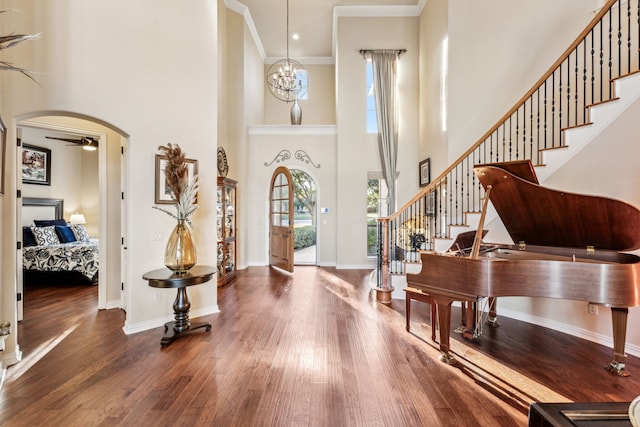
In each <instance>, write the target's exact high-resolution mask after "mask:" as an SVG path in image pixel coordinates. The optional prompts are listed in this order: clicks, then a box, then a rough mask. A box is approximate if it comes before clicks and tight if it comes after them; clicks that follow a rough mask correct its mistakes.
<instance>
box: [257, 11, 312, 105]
mask: <svg viewBox="0 0 640 427" xmlns="http://www.w3.org/2000/svg"><path fill="white" fill-rule="evenodd" d="M301 71H304V67H303V66H302V64H300V63H299V62H298V61H294V60H293V59H291V58H289V0H287V57H286V58H283V59H279V60H277V61H276V62H275V63H273V64H272V65H271V66H270V67H269V69H268V70H267V77H266V84H267V87H268V88H269V91H270V92H271V94H272V95H273V96H275V97H276V98H278V99H279V100H281V101H284V102H295V101H297V100H298V99H300V98H301V97H302V96H304V94H305V93H306V92H307V79H304V80H303V79H302V78H301V77H300V72H301Z"/></svg>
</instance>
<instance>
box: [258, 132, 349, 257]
mask: <svg viewBox="0 0 640 427" xmlns="http://www.w3.org/2000/svg"><path fill="white" fill-rule="evenodd" d="M282 150H287V151H288V153H289V157H288V158H287V159H285V160H282V157H278V154H279V153H280V152H281V151H282ZM298 150H303V151H304V152H305V153H306V154H307V155H308V156H309V158H310V159H311V160H312V161H313V163H314V164H315V165H317V166H319V167H316V166H314V164H311V163H306V162H304V161H301V160H300V159H298V158H296V156H295V153H296V151H298ZM248 166H249V168H248V170H249V174H248V180H247V185H246V186H245V188H246V193H247V200H248V206H249V209H248V211H249V214H248V221H247V226H246V228H245V230H246V231H245V233H246V236H247V241H248V243H247V251H248V259H249V264H251V265H268V264H269V247H268V232H269V210H268V208H269V184H270V183H271V177H272V175H273V172H274V170H275V169H276V168H277V167H279V166H285V167H288V168H290V169H302V170H304V171H305V172H306V173H307V174H309V175H310V176H311V177H312V178H313V179H314V181H315V182H316V185H317V188H316V189H317V203H316V205H317V207H318V208H320V207H326V208H329V213H328V214H320V213H318V216H317V218H318V221H317V230H316V231H317V262H318V264H319V265H326V266H335V265H336V241H339V240H337V239H336V225H337V221H338V217H339V215H340V213H339V212H338V209H337V204H336V194H337V191H339V187H338V184H337V182H336V175H337V171H336V166H337V162H336V129H335V126H305V125H302V126H291V125H288V126H252V127H251V128H250V129H249V162H248Z"/></svg>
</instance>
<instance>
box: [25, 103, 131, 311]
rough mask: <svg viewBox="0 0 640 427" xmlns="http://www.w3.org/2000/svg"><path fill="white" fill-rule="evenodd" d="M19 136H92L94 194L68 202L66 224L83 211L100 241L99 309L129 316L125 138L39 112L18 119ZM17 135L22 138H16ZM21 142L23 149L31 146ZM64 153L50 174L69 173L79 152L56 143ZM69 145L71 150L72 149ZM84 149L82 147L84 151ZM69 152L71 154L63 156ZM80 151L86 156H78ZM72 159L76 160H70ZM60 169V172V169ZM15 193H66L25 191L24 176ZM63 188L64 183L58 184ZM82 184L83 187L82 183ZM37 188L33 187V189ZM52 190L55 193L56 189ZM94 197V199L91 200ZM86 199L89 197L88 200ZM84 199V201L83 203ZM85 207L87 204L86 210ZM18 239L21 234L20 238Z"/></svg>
mask: <svg viewBox="0 0 640 427" xmlns="http://www.w3.org/2000/svg"><path fill="white" fill-rule="evenodd" d="M17 130H21V131H22V132H23V133H24V131H25V130H27V131H28V132H27V134H29V133H30V134H31V135H40V136H42V135H45V134H47V135H48V134H49V133H51V134H53V135H57V136H60V135H63V136H64V135H67V136H71V137H78V136H83V137H86V136H90V137H92V138H95V139H96V140H97V141H98V150H97V157H98V159H97V160H94V162H95V163H90V166H88V167H94V168H97V170H94V171H90V172H89V174H93V177H94V178H95V181H96V182H95V187H94V188H92V189H91V188H84V189H82V192H83V193H84V195H83V196H82V197H69V199H71V201H70V203H67V205H65V218H67V217H69V216H70V214H72V213H73V212H72V210H74V211H75V210H76V209H78V207H82V209H83V210H85V212H83V213H84V214H85V217H86V218H87V220H88V221H93V223H92V224H91V226H90V227H87V228H89V229H91V230H92V232H93V233H95V234H96V235H97V236H99V237H100V238H99V275H98V277H99V279H98V306H97V307H96V310H97V309H109V308H125V310H126V298H125V295H126V283H125V282H126V280H125V278H126V277H127V275H126V262H124V261H125V260H126V258H125V256H124V248H125V247H126V246H125V245H124V244H122V243H123V242H125V241H126V240H125V239H126V236H125V230H126V215H125V212H126V209H124V203H125V200H124V198H123V197H122V196H121V194H122V195H124V193H123V192H122V189H123V188H124V184H125V180H126V174H124V171H125V170H126V168H125V167H124V164H125V159H126V157H125V153H126V141H127V137H126V135H125V134H124V133H123V132H122V131H121V130H119V129H117V128H116V127H114V126H111V125H109V124H107V123H105V122H102V121H100V120H98V119H95V118H92V117H88V116H84V115H77V114H69V113H58V112H39V113H32V114H29V115H25V116H22V117H20V118H18V121H17ZM17 134H19V133H18V132H17ZM22 139H23V141H22V142H23V144H24V143H29V142H31V141H27V140H25V139H24V137H23V138H22ZM58 144H60V147H61V148H58V147H56V150H57V154H58V156H57V157H55V156H52V159H51V160H52V166H51V168H52V170H54V171H55V168H56V167H58V168H61V167H62V168H64V167H68V164H66V162H65V158H64V157H65V156H66V152H68V153H74V155H75V154H76V153H77V152H78V148H75V147H73V146H71V145H69V144H65V143H64V142H60V141H58ZM66 145H69V146H68V147H67V146H66ZM80 148H82V147H80ZM65 150H68V151H66V152H65ZM80 151H82V150H80ZM21 152H22V150H17V152H16V156H17V159H16V161H17V162H18V164H20V161H21V154H22V153H21ZM69 156H72V154H69ZM56 165H57V166H56ZM16 180H17V182H16V187H17V188H18V189H20V190H21V191H20V192H21V193H22V195H23V196H24V195H25V194H26V195H30V193H31V195H35V196H36V197H43V195H44V196H55V192H56V191H57V192H62V193H63V194H64V191H61V190H60V189H57V190H56V189H55V187H51V186H50V187H49V188H45V187H42V188H40V189H39V192H38V191H35V192H34V190H33V188H31V189H27V188H25V187H26V186H25V185H24V184H23V180H22V174H21V173H20V172H18V173H17V174H16ZM60 181H62V183H64V179H60ZM88 181H90V180H88ZM83 184H84V183H83ZM32 187H35V186H32ZM52 188H53V189H52ZM92 192H95V194H92ZM87 195H88V196H87ZM83 197H84V198H83ZM83 201H84V204H83ZM16 211H17V212H16V218H17V227H22V203H21V201H20V200H17V203H16ZM18 235H19V236H21V235H22V233H19V234H18ZM16 268H17V270H18V273H19V277H20V279H21V278H22V276H21V275H20V273H21V272H22V259H21V257H19V259H17V266H16ZM22 286H23V282H22V280H19V281H18V287H19V289H18V293H20V292H23V291H24V289H23V288H22ZM20 310H21V309H20V308H19V310H18V315H19V316H18V318H20V317H21V311H20Z"/></svg>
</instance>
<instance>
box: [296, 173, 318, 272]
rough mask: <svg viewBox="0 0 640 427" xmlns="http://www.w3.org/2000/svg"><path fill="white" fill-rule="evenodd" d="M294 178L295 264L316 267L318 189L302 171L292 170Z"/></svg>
mask: <svg viewBox="0 0 640 427" xmlns="http://www.w3.org/2000/svg"><path fill="white" fill-rule="evenodd" d="M291 176H292V178H293V204H294V208H295V215H294V229H293V234H294V258H293V260H294V264H295V265H316V264H317V262H318V261H317V260H318V242H317V234H318V203H317V201H318V187H317V185H316V181H315V179H314V178H313V177H312V176H311V175H309V174H308V173H307V172H305V171H304V170H302V169H295V168H291Z"/></svg>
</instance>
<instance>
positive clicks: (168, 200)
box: [155, 154, 198, 205]
mask: <svg viewBox="0 0 640 427" xmlns="http://www.w3.org/2000/svg"><path fill="white" fill-rule="evenodd" d="M184 161H185V163H186V164H187V175H188V177H189V184H191V182H192V181H193V178H194V177H195V176H196V174H197V173H198V161H197V160H192V159H185V160H184ZM166 166H167V157H166V156H163V155H161V154H156V196H155V203H156V204H157V205H172V204H174V203H175V200H173V197H172V191H171V188H170V187H169V186H168V185H167V177H166V176H165V174H164V168H165V167H166Z"/></svg>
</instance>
